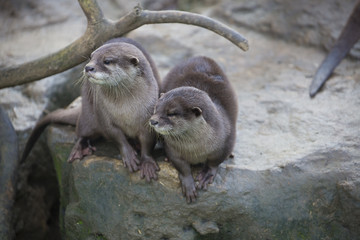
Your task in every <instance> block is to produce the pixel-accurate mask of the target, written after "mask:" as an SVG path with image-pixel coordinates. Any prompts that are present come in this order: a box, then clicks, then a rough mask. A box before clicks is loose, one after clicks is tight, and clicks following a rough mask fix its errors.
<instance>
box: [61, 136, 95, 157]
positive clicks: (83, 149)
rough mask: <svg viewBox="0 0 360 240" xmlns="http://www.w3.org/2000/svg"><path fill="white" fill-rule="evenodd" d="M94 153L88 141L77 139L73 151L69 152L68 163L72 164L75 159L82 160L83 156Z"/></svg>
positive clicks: (93, 148)
mask: <svg viewBox="0 0 360 240" xmlns="http://www.w3.org/2000/svg"><path fill="white" fill-rule="evenodd" d="M95 151H96V148H95V147H94V146H91V144H90V140H89V139H86V138H79V139H78V140H77V141H76V143H75V145H74V147H73V149H72V150H71V152H70V156H69V158H68V160H67V161H68V163H72V162H73V161H75V160H76V159H80V160H81V159H83V158H84V157H85V156H88V155H92V154H93V153H94V152H95Z"/></svg>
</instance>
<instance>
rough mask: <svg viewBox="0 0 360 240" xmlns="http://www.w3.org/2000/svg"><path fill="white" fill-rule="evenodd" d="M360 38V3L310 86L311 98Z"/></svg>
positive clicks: (359, 2)
mask: <svg viewBox="0 0 360 240" xmlns="http://www.w3.org/2000/svg"><path fill="white" fill-rule="evenodd" d="M359 38H360V1H358V3H357V4H356V6H355V8H354V10H353V12H352V14H351V16H350V17H349V20H348V22H347V23H346V26H345V27H344V29H343V31H342V32H341V34H340V37H339V38H338V40H337V42H336V43H335V45H334V47H333V48H332V49H331V50H330V52H329V54H328V56H327V57H326V58H325V60H324V61H323V62H322V63H321V66H320V67H319V69H318V70H317V72H316V74H315V77H314V79H313V81H312V83H311V86H310V92H309V93H310V97H314V96H315V95H316V93H317V92H318V91H319V90H320V88H321V87H322V86H323V85H324V83H325V82H326V80H327V79H328V78H329V77H330V75H331V73H332V72H333V71H334V69H335V68H336V66H337V65H338V64H339V63H340V62H341V60H342V59H343V58H344V57H345V56H346V54H347V53H348V52H349V51H350V49H351V48H352V47H353V46H354V44H355V43H356V42H357V41H358V40H359Z"/></svg>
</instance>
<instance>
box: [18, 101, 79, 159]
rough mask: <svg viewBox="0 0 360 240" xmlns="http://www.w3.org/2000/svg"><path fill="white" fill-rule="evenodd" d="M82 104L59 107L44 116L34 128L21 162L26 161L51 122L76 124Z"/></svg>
mask: <svg viewBox="0 0 360 240" xmlns="http://www.w3.org/2000/svg"><path fill="white" fill-rule="evenodd" d="M80 111H81V105H80V106H76V107H73V108H67V109H58V110H56V111H54V112H51V113H49V114H48V115H46V116H45V117H44V118H42V119H41V120H40V121H39V122H38V123H37V124H36V126H35V128H34V129H33V131H32V133H31V135H30V137H29V139H28V141H27V143H26V146H25V149H24V152H23V155H22V157H21V161H20V162H21V163H22V162H24V161H25V159H26V158H27V156H28V155H29V153H30V151H31V149H32V148H33V146H34V144H35V143H36V141H37V140H38V138H39V137H40V135H41V133H42V132H43V131H44V129H45V128H46V127H47V126H48V125H49V124H51V123H59V124H69V125H74V126H75V125H76V123H77V119H78V118H79V116H80Z"/></svg>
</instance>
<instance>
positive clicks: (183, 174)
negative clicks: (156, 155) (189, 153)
mask: <svg viewBox="0 0 360 240" xmlns="http://www.w3.org/2000/svg"><path fill="white" fill-rule="evenodd" d="M166 153H167V155H168V157H169V160H170V161H171V162H172V163H173V164H174V166H175V168H176V169H177V170H178V172H179V179H180V183H181V189H182V193H183V195H184V196H185V197H186V201H187V203H191V202H195V201H196V197H197V192H196V187H195V181H194V178H193V177H192V175H191V167H190V164H189V163H188V162H186V161H184V160H183V159H181V158H180V157H177V156H174V155H172V154H171V152H170V151H166Z"/></svg>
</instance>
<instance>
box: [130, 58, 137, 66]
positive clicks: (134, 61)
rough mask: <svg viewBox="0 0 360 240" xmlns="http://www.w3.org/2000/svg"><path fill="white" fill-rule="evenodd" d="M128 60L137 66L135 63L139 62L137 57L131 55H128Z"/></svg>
mask: <svg viewBox="0 0 360 240" xmlns="http://www.w3.org/2000/svg"><path fill="white" fill-rule="evenodd" d="M130 62H131V63H132V64H133V65H135V66H137V65H138V64H139V59H138V58H137V57H134V56H131V57H130Z"/></svg>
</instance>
